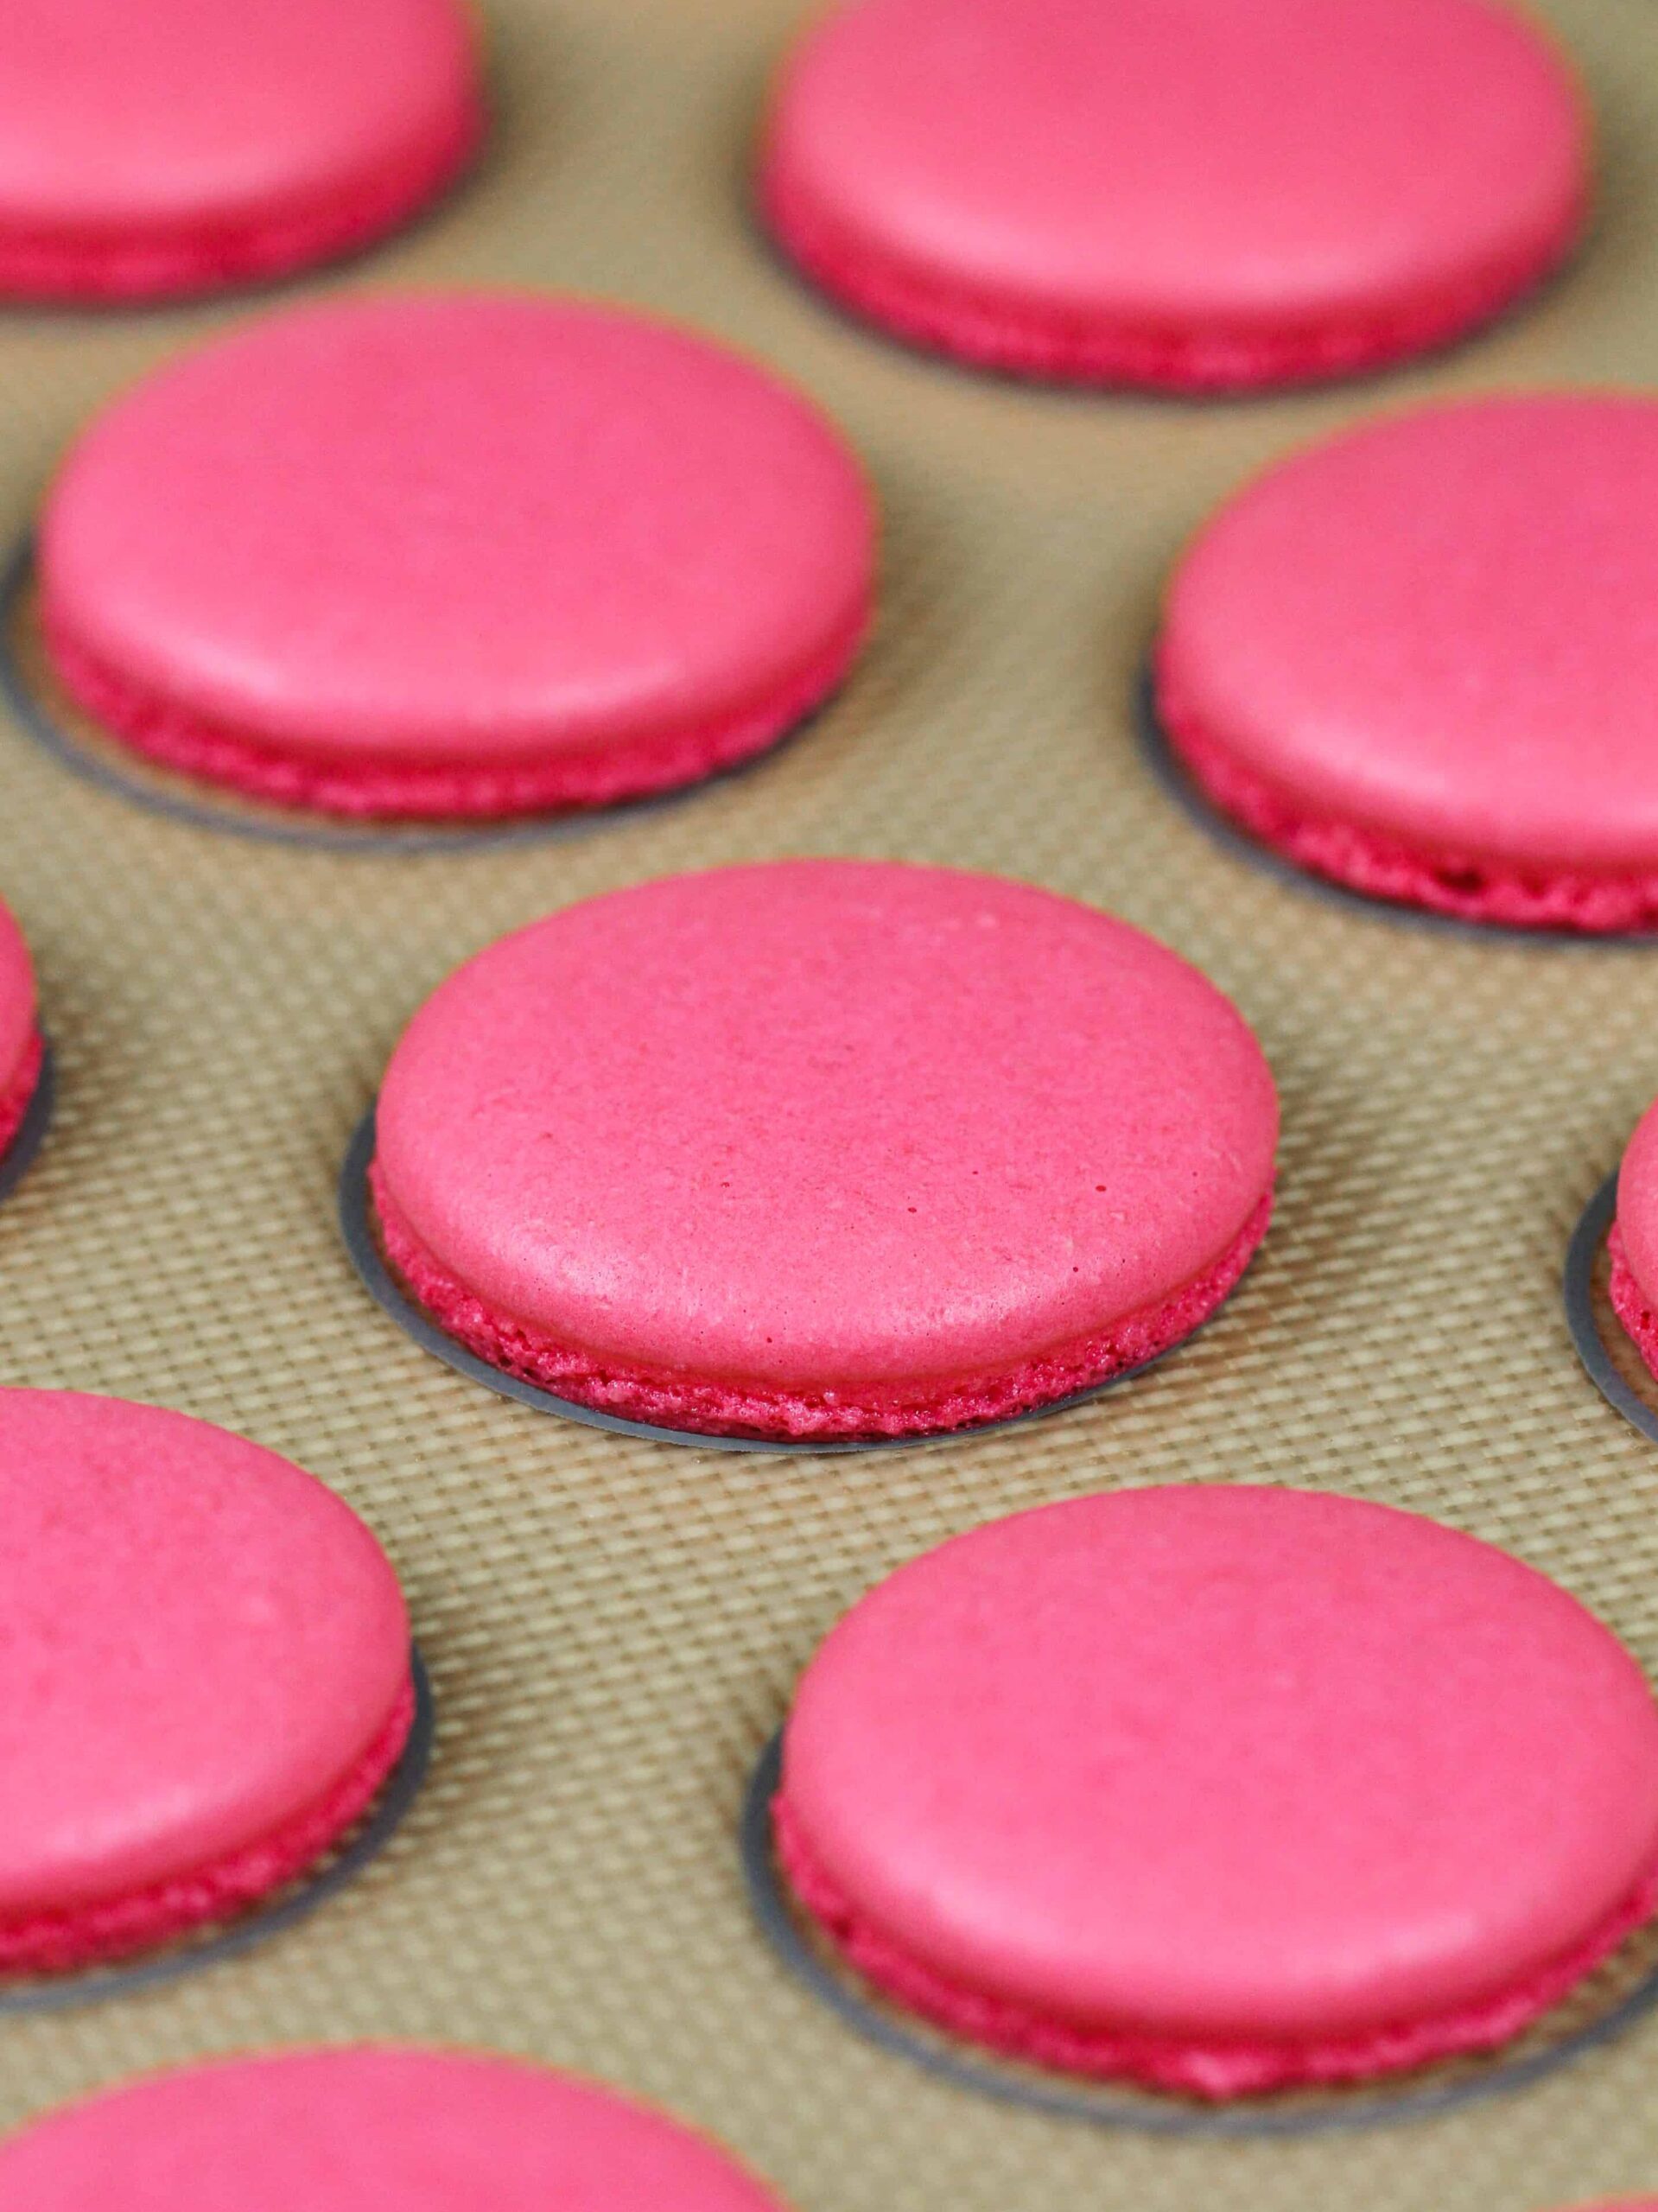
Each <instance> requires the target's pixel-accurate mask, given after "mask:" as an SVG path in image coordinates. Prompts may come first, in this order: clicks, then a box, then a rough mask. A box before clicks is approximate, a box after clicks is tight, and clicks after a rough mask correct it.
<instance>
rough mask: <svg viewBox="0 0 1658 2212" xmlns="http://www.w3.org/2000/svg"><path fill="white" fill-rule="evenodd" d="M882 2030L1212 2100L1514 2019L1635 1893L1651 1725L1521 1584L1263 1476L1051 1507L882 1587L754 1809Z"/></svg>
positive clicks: (1578, 1963)
mask: <svg viewBox="0 0 1658 2212" xmlns="http://www.w3.org/2000/svg"><path fill="white" fill-rule="evenodd" d="M777 1821H778V1835H779V1841H780V1844H781V1848H782V1856H783V1862H784V1865H785V1869H786V1871H787V1872H788V1873H789V1875H790V1877H791V1879H792V1881H793V1883H794V1885H795V1887H796V1889H797V1892H798V1894H799V1895H800V1896H801V1897H802V1898H803V1899H804V1903H805V1904H806V1905H807V1906H808V1908H809V1909H810V1911H811V1912H812V1913H813V1914H814V1916H816V1918H817V1920H818V1921H819V1923H821V1924H822V1925H823V1927H824V1928H825V1929H826V1930H827V1931H828V1932H829V1934H830V1936H831V1937H832V1939H833V1940H834V1941H835V1942H836V1943H838V1944H839V1945H840V1946H841V1947H842V1948H843V1949H844V1950H845V1951H846V1952H847V1954H848V1955H849V1957H850V1958H851V1959H852V1960H853V1961H854V1962H855V1964H856V1965H857V1966H858V1967H861V1969H862V1971H863V1972H864V1973H865V1974H867V1975H868V1976H869V1977H870V1978H871V1979H872V1980H874V1981H875V1982H876V1983H878V1984H880V1986H883V1987H884V1988H886V1990H887V1991H889V1992H890V1993H892V1994H893V1995H894V1996H895V1997H896V1999H898V2001H899V2003H900V2004H901V2005H906V2006H909V2007H911V2008H912V2009H914V2010H917V2011H919V2012H924V2013H926V2014H928V2015H929V2016H930V2017H931V2018H935V2019H937V2020H940V2021H942V2022H943V2023H944V2024H947V2025H949V2026H950V2027H952V2028H955V2029H956V2030H958V2031H961V2032H962V2033H963V2034H965V2035H968V2036H969V2037H973V2038H975V2040H979V2041H982V2042H986V2043H988V2044H994V2045H996V2046H998V2047H1000V2048H1002V2049H1006V2050H1013V2051H1018V2052H1020V2053H1022V2054H1023V2055H1024V2056H1027V2057H1031V2058H1033V2059H1035V2060H1037V2061H1038V2062H1039V2063H1045V2064H1048V2065H1051V2066H1053V2067H1056V2068H1064V2069H1074V2070H1076V2071H1078V2072H1083V2073H1089V2074H1096V2075H1116V2076H1128V2077H1132V2078H1134V2079H1137V2080H1140V2081H1143V2082H1148V2083H1153V2084H1155V2085H1157V2086H1159V2087H1162V2088H1173V2089H1178V2090H1181V2091H1184V2092H1187V2093H1191V2094H1197V2095H1200V2096H1207V2097H1227V2096H1232V2095H1237V2094H1244V2093H1247V2092H1251V2091H1256V2090H1265V2089H1270V2088H1276V2087H1280V2086H1282V2085H1285V2084H1287V2083H1292V2082H1316V2081H1340V2080H1350V2079H1355V2078H1359V2077H1363V2076H1365V2075H1373V2074H1380V2073H1383V2072H1386V2071H1388V2070H1389V2069H1395V2068H1398V2067H1401V2066H1407V2065H1412V2064H1414V2063H1420V2062H1422V2061H1425V2060H1428V2059H1432V2058H1435V2057H1439V2056H1445V2055H1447V2054H1449V2053H1451V2052H1453V2051H1459V2050H1476V2049H1480V2048H1483V2047H1486V2046H1489V2045H1494V2044H1497V2043H1500V2042H1502V2041H1503V2040H1504V2039H1506V2038H1507V2037H1510V2036H1512V2035H1514V2034H1515V2033H1516V2032H1517V2031H1519V2030H1520V2029H1521V2027H1523V2026H1524V2025H1525V2024H1527V2023H1528V2021H1529V2020H1530V2019H1532V2018H1534V2016H1536V2015H1537V2014H1538V2013H1540V2012H1541V2011H1543V2010H1544V2009H1545V2007H1547V2005H1550V2004H1552V2003H1553V2002H1554V2001H1555V2000H1556V1999H1558V1998H1560V1996H1562V1995H1563V1994H1564V1993H1565V1992H1566V1989H1567V1988H1568V1987H1570V1986H1571V1985H1572V1983H1573V1982H1574V1981H1576V1980H1578V1979H1579V1978H1580V1976H1581V1975H1582V1974H1585V1972H1587V1971H1588V1970H1589V1969H1590V1968H1591V1967H1592V1966H1593V1965H1595V1964H1596V1963H1598V1961H1599V1960H1600V1959H1601V1958H1602V1957H1603V1956H1604V1955H1606V1954H1607V1953H1608V1952H1609V1951H1610V1948H1612V1947H1613V1946H1614V1945H1615V1944H1616V1943H1617V1942H1618V1941H1619V1940H1620V1939H1621V1938H1622V1937H1623V1936H1624V1935H1626V1934H1627V1933H1628V1932H1629V1930H1630V1929H1632V1928H1634V1927H1635V1926H1636V1925H1637V1924H1638V1923H1640V1922H1641V1921H1642V1920H1644V1919H1646V1918H1647V1917H1648V1916H1649V1915H1650V1913H1651V1912H1652V1911H1653V1910H1654V1908H1655V1905H1658V1707H1655V1705H1654V1701H1653V1699H1652V1695H1651V1693H1650V1691H1649V1690H1648V1686H1647V1683H1646V1681H1645V1680H1644V1679H1643V1677H1642V1674H1641V1672H1640V1670H1639V1669H1638V1668H1637V1667H1636V1663H1635V1662H1634V1661H1633V1659H1631V1658H1630V1657H1629V1655H1628V1654H1627V1653H1626V1652H1625V1651H1624V1650H1623V1647H1622V1646H1621V1645H1620V1644H1619V1643H1617V1641H1616V1639H1615V1638H1614V1637H1612V1636H1611V1635H1610V1633H1609V1632H1608V1630H1605V1629H1604V1628H1603V1627H1602V1626H1601V1625H1600V1624H1599V1623H1598V1622H1597V1621H1596V1620H1595V1619H1594V1618H1592V1617H1591V1615H1590V1614H1588V1613H1587V1612H1585V1611H1584V1609H1583V1608H1582V1606H1580V1605H1579V1604H1578V1603H1577V1601H1576V1600H1575V1599H1572V1598H1571V1597H1569V1596H1568V1595H1567V1594H1566V1592H1564V1591H1563V1590H1560V1589H1559V1588H1557V1587H1556V1586H1554V1585H1553V1583H1551V1582H1549V1581H1547V1580H1545V1579H1544V1578H1543V1577H1542V1576H1541V1575H1540V1574H1538V1573H1535V1572H1534V1570H1533V1569H1531V1568H1529V1567H1524V1566H1522V1565H1521V1564H1520V1562H1519V1561H1517V1560H1513V1559H1510V1558H1509V1557H1508V1556H1507V1555H1506V1554H1503V1553H1502V1552H1499V1551H1496V1550H1495V1549H1493V1548H1491V1547H1490V1546H1488V1545H1485V1544H1483V1543H1479V1542H1477V1541H1474V1540H1473V1539H1471V1538H1470V1537H1467V1536H1464V1535H1458V1534H1456V1533H1455V1532H1453V1531H1452V1530H1450V1529H1442V1528H1440V1527H1439V1526H1437V1525H1436V1524H1435V1523H1434V1522H1431V1521H1427V1520H1424V1519H1420V1518H1419V1517H1418V1516H1414V1515H1412V1514H1406V1513H1401V1512H1396V1511H1394V1510H1390V1509H1388V1508H1384V1507H1381V1506H1375V1505H1369V1504H1363V1503H1358V1502H1357V1501H1356V1500H1354V1499H1350V1498H1344V1497H1327V1496H1317V1495H1313V1494H1312V1493H1306V1492H1298V1491H1284V1490H1254V1489H1244V1488H1240V1489H1222V1488H1197V1487H1192V1488H1176V1489H1153V1490H1143V1491H1126V1492H1122V1493H1121V1494H1118V1495H1115V1496H1110V1497H1086V1498H1081V1499H1077V1500H1074V1501H1071V1502H1070V1503H1064V1504H1060V1505H1054V1506H1049V1507H1046V1508H1045V1509H1042V1510H1039V1511H1036V1512H1032V1513H1025V1514H1020V1515H1018V1516H1015V1517H1014V1518H1013V1519H1011V1520H1007V1521H1001V1522H994V1523H993V1524H991V1525H990V1526H988V1527H986V1528H982V1529H976V1530H975V1531H974V1532H973V1533H971V1534H970V1535H966V1536H962V1537H960V1538H957V1539H956V1541H954V1542H951V1543H948V1544H946V1545H944V1546H943V1548H941V1549H939V1550H937V1551H934V1552H931V1553H930V1554H927V1555H925V1556H924V1558H922V1559H919V1560H916V1561H914V1562H913V1563H912V1565H910V1566H908V1567H904V1568H901V1569H900V1570H899V1573H897V1574H895V1575H893V1577H892V1578H891V1579H890V1580H887V1581H886V1582H884V1583H882V1584H881V1585H880V1586H879V1587H878V1588H877V1589H876V1590H875V1591H873V1592H872V1593H871V1594H870V1595H869V1596H868V1597H867V1598H865V1599H863V1600H862V1601H861V1604H859V1605H856V1606H854V1609H853V1611H851V1612H850V1613H849V1614H848V1616H847V1618H845V1619H844V1620H843V1621H842V1623H841V1624H840V1625H839V1626H838V1627H837V1628H836V1629H835V1630H834V1631H833V1632H832V1634H831V1635H830V1636H829V1638H828V1640H827V1642H826V1643H824V1644H823V1648H822V1649H820V1651H819V1652H818V1654H817V1656H816V1658H815V1659H814V1660H813V1661H812V1662H811V1664H810V1667H809V1668H808V1669H807V1670H806V1673H805V1675H804V1678H803V1680H802V1681H801V1684H800V1687H799V1690H798V1693H797V1697H796V1700H795V1704H794V1709H793V1711H792V1713H791V1716H790V1719H789V1724H788V1728H787V1732H786V1734H785V1760H784V1779H783V1784H782V1789H781V1793H780V1796H779V1798H778V1806H777Z"/></svg>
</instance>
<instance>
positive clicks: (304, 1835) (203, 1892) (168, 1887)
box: [0, 1675, 416, 1974]
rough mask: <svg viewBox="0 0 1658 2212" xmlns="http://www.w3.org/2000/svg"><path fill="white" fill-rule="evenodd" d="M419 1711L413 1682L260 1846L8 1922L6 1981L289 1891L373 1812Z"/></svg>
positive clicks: (88, 1961) (171, 1935)
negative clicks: (354, 1755) (326, 1782)
mask: <svg viewBox="0 0 1658 2212" xmlns="http://www.w3.org/2000/svg"><path fill="white" fill-rule="evenodd" d="M415 1713H416V1694H415V1684H414V1680H413V1676H412V1675H410V1678H409V1679H408V1680H406V1681H405V1682H404V1683H403V1688H402V1689H401V1690H400V1691H399V1693H398V1695H397V1702H396V1704H395V1705H394V1706H393V1707H392V1709H391V1717H390V1718H389V1719H387V1720H386V1722H385V1723H384V1726H382V1728H381V1729H380V1731H379V1732H378V1735H377V1736H376V1737H375V1738H374V1740H373V1742H372V1744H371V1745H370V1746H369V1748H368V1750H367V1751H365V1752H364V1754H363V1756H362V1757H361V1758H359V1760H358V1762H357V1764H355V1765H354V1766H353V1767H352V1768H351V1769H350V1770H349V1771H348V1772H347V1773H346V1775H345V1776H344V1777H342V1778H341V1779H340V1781H338V1782H336V1783H334V1785H333V1787H332V1788H331V1789H328V1790H327V1792H326V1793H325V1794H324V1796H322V1797H321V1798H320V1799H318V1800H317V1801H316V1802H314V1803H312V1804H310V1805H308V1806H307V1807H306V1808H304V1810H303V1811H302V1812H301V1813H299V1814H296V1815H295V1816H294V1818H293V1819H292V1820H290V1821H287V1822H285V1823H284V1824H283V1826H282V1827H278V1828H276V1829H275V1830H273V1831H272V1833H271V1834H269V1835H267V1836H264V1837H262V1838H261V1839H260V1840H258V1841H257V1842H256V1843H251V1844H245V1845H244V1846H243V1847H242V1848H241V1849H240V1850H238V1851H235V1852H232V1853H230V1854H229V1855H228V1856H227V1857H226V1858H224V1859H218V1860H215V1861H213V1863H211V1864H209V1865H207V1866H201V1867H198V1868H197V1869H196V1870H195V1871H194V1872H191V1873H188V1874H181V1875H175V1876H173V1877H172V1878H169V1879H168V1880H167V1881H164V1882H158V1883H156V1884H154V1885H151V1886H150V1887H149V1888H147V1889H143V1890H140V1891H135V1892H134V1893H133V1894H132V1895H131V1896H130V1897H111V1898H108V1899H106V1900H104V1901H101V1902H99V1903H97V1904H84V1905H74V1906H70V1907H67V1908H66V1909H65V1910H62V1911H59V1912H43V1913H33V1914H30V1915H29V1916H28V1917H27V1918H25V1919H21V1920H17V1921H14V1922H11V1923H0V1974H62V1973H66V1972H70V1971H73V1969H74V1968H76V1967H90V1966H98V1965H104V1964H107V1963H109V1962H110V1961H113V1960H117V1959H122V1958H125V1957H128V1956H130V1955H131V1954H133V1953H135V1952H138V1951H147V1950H151V1949H154V1948H156V1947H158V1946H160V1945H162V1944H164V1943H167V1942H171V1941H172V1940H173V1939H175V1937H178V1936H184V1935H187V1934H188V1933H189V1932H190V1931H191V1930H193V1929H198V1928H200V1927H203V1926H205V1925H206V1924H207V1923H211V1922H213V1921H218V1920H228V1919H230V1918H232V1917H233V1916H236V1915H238V1914H239V1913H242V1912H244V1911H245V1910H248V1909H249V1908H250V1907H251V1906H252V1905H256V1904H258V1903H259V1901H260V1900H261V1899H262V1898H264V1897H270V1895H271V1894H272V1893H273V1892H274V1891H277V1890H281V1889H283V1888H285V1887H286V1886H287V1885H288V1884H289V1882H291V1881H294V1880H295V1879H296V1878H298V1877H299V1876H300V1875H302V1874H303V1873H304V1872H307V1871H308V1869H309V1868H310V1867H312V1866H314V1865H315V1864H316V1862H317V1861H318V1860H319V1859H322V1858H323V1857H325V1856H326V1854H327V1852H328V1851H329V1850H330V1848H331V1847H333V1846H334V1844H336V1843H338V1842H339V1841H340V1840H341V1839H342V1838H343V1837H344V1836H345V1835H346V1834H347V1833H348V1831H349V1830H350V1829H352V1828H353V1827H356V1825H357V1823H358V1821H359V1820H361V1819H362V1817H363V1815H365V1813H366V1812H367V1811H368V1809H369V1808H370V1806H371V1805H372V1803H373V1802H374V1800H375V1798H376V1797H378V1795H379V1793H380V1791H381V1789H383V1788H384V1785H385V1783H387V1782H388V1781H389V1780H390V1779H391V1774H392V1772H393V1770H394V1769H395V1768H396V1766H397V1762H398V1761H399V1759H401V1758H402V1757H403V1751H404V1750H405V1749H406V1747H407V1745H408V1742H409V1737H410V1731H411V1730H412V1729H413V1726H414V1723H415Z"/></svg>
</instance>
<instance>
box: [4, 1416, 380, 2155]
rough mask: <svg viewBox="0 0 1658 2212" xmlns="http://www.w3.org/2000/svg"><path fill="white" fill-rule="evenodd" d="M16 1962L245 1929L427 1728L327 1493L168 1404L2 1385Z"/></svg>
mask: <svg viewBox="0 0 1658 2212" xmlns="http://www.w3.org/2000/svg"><path fill="white" fill-rule="evenodd" d="M0 1535H3V1541H0V1619H3V1621H4V1623H5V1633H4V1636H3V1637H0V1804H3V1806H4V1808H5V1817H4V1819H3V1821H0V1971H5V1972H9V1973H14V1974H19V1973H21V1974H40V1973H50V1972H54V1971H60V1970H64V1969H68V1968H73V1967H81V1966H86V1965H90V1964H92V1963H93V1962H95V1961H106V1960H112V1959H117V1958H120V1957H123V1956H125V1955H129V1954H131V1953H135V1952H138V1951H141V1950H144V1949H148V1948H150V1947H152V1946H154V1945H158V1944H161V1943H163V1942H168V1941H169V1940H171V1939H172V1938H174V1937H176V1936H182V1935H184V1934H186V1933H187V1932H188V1931H189V1930H191V1929H195V1928H198V1927H200V1926H201V1925H202V1924H204V1923H208V1922H214V1921H219V1920H222V1919H226V1918H227V1917H229V1916H232V1915H233V1914H237V1913H239V1912H241V1911H243V1910H245V1909H246V1908H247V1907H249V1906H251V1905H253V1904H257V1902H258V1901H259V1899H261V1898H262V1897H266V1896H268V1895H269V1894H270V1893H271V1892H272V1891H276V1890H277V1889H280V1888H282V1887H283V1885H286V1884H287V1883H289V1881H291V1880H293V1879H294V1878H295V1877H296V1876H298V1875H300V1874H302V1873H303V1872H305V1871H306V1870H307V1869H308V1868H309V1867H311V1866H313V1865H314V1864H315V1863H316V1862H317V1861H319V1860H320V1859H322V1858H323V1857H324V1856H325V1855H326V1853H327V1852H328V1850H329V1849H330V1847H332V1846H333V1845H334V1843H336V1842H337V1841H339V1840H340V1839H341V1838H342V1837H343V1836H344V1835H345V1834H346V1832H347V1831H348V1830H349V1829H350V1828H352V1827H353V1826H354V1824H355V1823H356V1822H357V1821H358V1820H359V1818H360V1817H361V1816H362V1815H363V1814H364V1813H365V1811H366V1810H367V1808H369V1806H370V1805H371V1803H372V1801H373V1799H374V1797H375V1796H376V1795H377V1793H378V1790H379V1789H380V1786H381V1784H382V1783H384V1782H385V1780H386V1779H387V1777H389V1775H390V1774H391V1770H392V1769H393V1768H394V1767H395V1766H396V1764H397V1760H398V1758H399V1757H400V1755H401V1754H402V1751H403V1745H404V1743H405V1741H406V1739H407V1738H408V1735H409V1732H410V1726H411V1723H412V1720H413V1717H414V1712H415V1692H414V1688H413V1683H412V1680H411V1675H410V1638H409V1618H408V1614H407V1611H406V1610H405V1608H404V1605H403V1596H402V1593H401V1592H400V1591H399V1589H398V1586H397V1577H396V1575H395V1574H394V1573H393V1572H392V1570H391V1566H390V1564H389V1562H388V1561H387V1560H386V1558H385V1555H384V1553H383V1552H382V1551H381V1549H380V1548H379V1546H378V1543H377V1542H376V1541H375V1540H374V1538H373V1536H372V1535H370V1533H369V1531H368V1530H367V1529H365V1527H364V1525H363V1523H362V1522H360V1521H359V1520H358V1518H357V1517H356V1516H355V1515H354V1514H353V1513H352V1512H351V1511H350V1510H349V1509H348V1508H347V1507H346V1505H344V1504H343V1503H341V1502H340V1499H339V1498H337V1497H334V1495H333V1494H332V1493H331V1492H330V1491H327V1490H325V1489H324V1488H323V1486H322V1484H321V1483H319V1482H317V1481H316V1480H315V1479H314V1478H313V1477H312V1476H310V1475H308V1474H305V1473H302V1471H301V1470H300V1469H299V1468H297V1467H295V1466H292V1465H289V1462H288V1461H287V1460H285V1459H278V1458H277V1456H276V1453H275V1452H266V1451H263V1450H261V1449H260V1448H259V1446H257V1445H253V1444H249V1443H246V1442H245V1441H244V1440H242V1439H241V1438H240V1437H238V1436H232V1435H229V1434H227V1433H226V1432H225V1431H224V1430H223V1429H219V1428H214V1427H210V1426H209V1425H208V1424H207V1423H206V1422H205V1421H190V1420H187V1419H186V1418H185V1417H184V1416H183V1415H181V1414H174V1413H163V1412H161V1411H158V1410H157V1409H156V1408H154V1407H150V1406H136V1405H128V1404H125V1403H124V1402H121V1401H120V1400H118V1399H114V1398H98V1397H88V1396H84V1395H80V1394H79V1393H75V1392H68V1391H58V1390H17V1389H5V1390H0ZM4 2194H5V2192H4V2190H3V2189H0V2197H3V2196H4Z"/></svg>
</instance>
